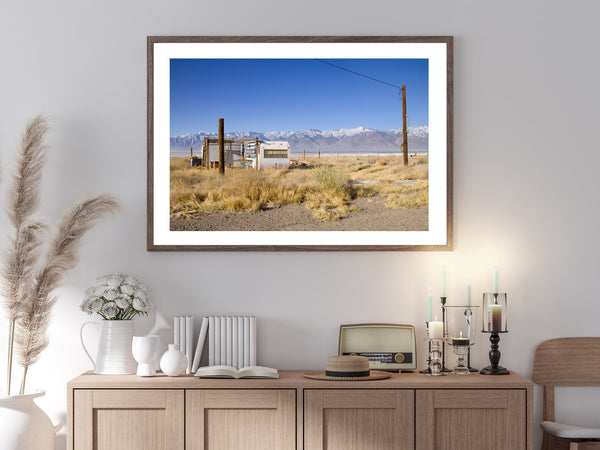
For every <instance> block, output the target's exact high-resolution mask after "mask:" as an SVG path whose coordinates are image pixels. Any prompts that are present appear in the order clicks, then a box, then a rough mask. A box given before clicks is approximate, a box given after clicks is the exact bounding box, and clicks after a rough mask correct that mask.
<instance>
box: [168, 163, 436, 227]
mask: <svg viewBox="0 0 600 450" xmlns="http://www.w3.org/2000/svg"><path fill="white" fill-rule="evenodd" d="M301 162H304V163H306V164H307V165H308V167H309V168H308V169H266V170H254V169H247V168H234V169H229V168H227V169H226V170H225V175H219V173H218V172H217V171H216V170H214V169H213V170H207V169H204V168H200V167H190V165H189V160H188V159H187V158H171V167H170V171H171V214H175V215H181V216H191V215H194V213H196V212H210V211H223V210H225V211H231V212H234V211H239V210H251V211H258V210H261V209H265V208H268V207H276V206H281V205H286V204H290V203H302V204H304V205H305V206H306V207H307V208H308V209H310V210H311V211H312V213H313V216H314V217H315V218H316V219H317V220H320V221H326V220H340V219H342V218H344V217H346V216H347V215H348V213H349V212H351V211H356V210H357V209H356V208H355V207H353V206H352V205H351V204H350V202H351V200H352V199H353V198H356V197H369V198H382V199H384V201H385V206H386V207H387V208H396V209H398V208H399V209H412V208H418V207H421V206H426V205H427V204H428V202H429V197H428V189H429V181H428V161H427V156H419V157H416V158H411V159H410V161H409V165H408V166H404V164H403V162H402V157H401V156H381V157H376V156H341V157H323V158H307V159H306V160H302V161H301Z"/></svg>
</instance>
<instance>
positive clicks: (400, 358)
mask: <svg viewBox="0 0 600 450" xmlns="http://www.w3.org/2000/svg"><path fill="white" fill-rule="evenodd" d="M394 359H395V360H396V362H397V363H401V362H404V354H403V353H396V356H395V357H394Z"/></svg>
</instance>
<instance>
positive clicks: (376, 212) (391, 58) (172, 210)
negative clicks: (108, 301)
mask: <svg viewBox="0 0 600 450" xmlns="http://www.w3.org/2000/svg"><path fill="white" fill-rule="evenodd" d="M147 246H148V250H209V251H215V250H227V251H231V250H249V251H256V250H271V251H277V250H319V251H323V250H325V251H326V250H335V251H345V250H355V251H360V250H365V251H368V250H375V251H386V250H452V37H397V36H392V37H390V36H386V37H355V36H354V37H348V36H346V37H332V36H328V37H314V36H313V37H159V36H150V37H148V228H147Z"/></svg>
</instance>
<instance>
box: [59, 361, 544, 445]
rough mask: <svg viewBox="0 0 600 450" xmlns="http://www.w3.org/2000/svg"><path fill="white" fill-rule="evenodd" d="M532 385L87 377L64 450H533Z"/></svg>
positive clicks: (506, 379)
mask: <svg viewBox="0 0 600 450" xmlns="http://www.w3.org/2000/svg"><path fill="white" fill-rule="evenodd" d="M532 389H533V383H532V382H531V381H529V380H527V379H525V378H523V377H521V376H520V375H518V374H516V373H511V374H510V375H505V376H485V375H480V374H474V375H471V376H452V375H447V376H443V377H428V376H425V375H422V374H419V373H413V372H407V373H401V374H397V373H396V374H392V377H391V378H389V379H386V380H378V381H355V382H351V381H343V382H341V381H321V380H311V379H308V378H305V377H303V372H302V371H280V378H279V379H277V380H272V379H240V380H231V379H198V378H194V377H192V376H184V377H177V378H169V377H167V376H164V375H158V376H156V377H151V378H140V377H137V376H135V375H95V374H91V373H88V374H83V375H81V376H79V377H77V378H75V379H73V380H71V381H70V382H69V384H68V394H67V395H68V414H67V425H68V448H69V450H72V449H75V450H92V449H94V450H105V449H110V450H136V449H144V450H154V449H156V450H159V449H160V450H163V449H169V450H179V449H181V450H183V449H186V450H237V449H245V450H252V449H259V450H269V449H273V450H286V449H290V450H292V449H296V450H300V449H304V450H334V449H336V450H337V449H344V450H355V449H356V450H359V449H360V450H371V449H399V450H404V449H417V450H456V449H461V450H481V449H486V450H496V449H497V450H531V449H532Z"/></svg>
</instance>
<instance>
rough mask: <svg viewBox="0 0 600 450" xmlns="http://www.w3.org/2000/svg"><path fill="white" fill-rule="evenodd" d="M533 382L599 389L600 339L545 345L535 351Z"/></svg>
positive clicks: (561, 340) (560, 340)
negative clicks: (597, 387) (596, 387)
mask: <svg viewBox="0 0 600 450" xmlns="http://www.w3.org/2000/svg"><path fill="white" fill-rule="evenodd" d="M533 381H534V382H535V383H537V384H540V385H542V386H600V337H568V338H558V339H550V340H548V341H544V342H542V343H541V344H539V345H538V346H537V348H536V349H535V356H534V359H533Z"/></svg>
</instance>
